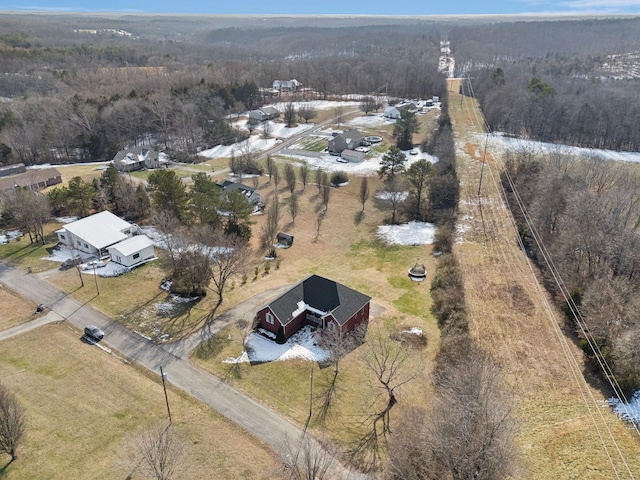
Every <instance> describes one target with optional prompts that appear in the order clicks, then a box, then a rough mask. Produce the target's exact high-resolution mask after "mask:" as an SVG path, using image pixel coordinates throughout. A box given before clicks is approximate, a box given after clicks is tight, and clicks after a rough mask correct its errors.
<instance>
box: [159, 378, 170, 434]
mask: <svg viewBox="0 0 640 480" xmlns="http://www.w3.org/2000/svg"><path fill="white" fill-rule="evenodd" d="M160 376H161V377H162V388H163V389H164V400H165V402H167V413H168V414H169V425H171V410H170V409H169V397H168V396H167V385H166V383H165V382H166V380H167V374H166V373H164V372H163V371H162V366H160Z"/></svg>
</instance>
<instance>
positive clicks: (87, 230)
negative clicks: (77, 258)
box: [61, 210, 131, 249]
mask: <svg viewBox="0 0 640 480" xmlns="http://www.w3.org/2000/svg"><path fill="white" fill-rule="evenodd" d="M128 228H131V224H130V223H129V222H127V221H125V220H122V219H121V218H119V217H116V216H115V215H114V214H113V213H111V212H107V211H106V210H105V211H104V212H100V213H96V214H95V215H91V216H89V217H85V218H82V219H80V220H77V221H75V222H72V223H68V224H67V225H65V226H64V228H63V229H61V230H66V231H67V232H70V233H72V234H74V235H75V236H76V237H78V238H81V239H82V240H84V241H85V242H87V243H88V244H90V245H91V246H93V247H94V248H97V249H101V248H105V247H108V246H109V245H113V244H114V243H118V242H120V241H122V240H124V239H125V238H127V237H128V235H125V234H124V233H122V232H123V231H124V230H126V229H128Z"/></svg>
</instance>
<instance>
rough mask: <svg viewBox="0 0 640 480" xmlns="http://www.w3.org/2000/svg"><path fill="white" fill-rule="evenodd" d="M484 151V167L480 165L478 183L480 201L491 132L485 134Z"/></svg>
mask: <svg viewBox="0 0 640 480" xmlns="http://www.w3.org/2000/svg"><path fill="white" fill-rule="evenodd" d="M485 135H486V136H485V138H484V151H483V152H482V167H480V183H479V184H478V201H480V189H481V188H482V174H483V173H484V164H485V162H486V159H487V142H488V141H489V132H487V133H486V134H485Z"/></svg>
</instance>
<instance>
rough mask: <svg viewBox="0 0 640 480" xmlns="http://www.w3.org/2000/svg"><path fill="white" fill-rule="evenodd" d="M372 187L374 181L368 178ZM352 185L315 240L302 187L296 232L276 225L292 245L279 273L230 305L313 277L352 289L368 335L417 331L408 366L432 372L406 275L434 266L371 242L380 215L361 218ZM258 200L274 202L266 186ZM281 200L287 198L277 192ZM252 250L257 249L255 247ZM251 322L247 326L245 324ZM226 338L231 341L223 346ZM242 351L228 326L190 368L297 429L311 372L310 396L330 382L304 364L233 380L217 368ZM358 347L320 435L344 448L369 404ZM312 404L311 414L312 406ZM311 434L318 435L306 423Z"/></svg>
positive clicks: (412, 251)
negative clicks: (366, 309)
mask: <svg viewBox="0 0 640 480" xmlns="http://www.w3.org/2000/svg"><path fill="white" fill-rule="evenodd" d="M370 180H371V181H373V183H374V184H375V183H376V181H377V180H376V179H373V178H371V179H370ZM359 183H360V182H359V181H358V179H357V177H356V178H353V179H351V182H350V184H349V185H348V186H347V187H344V188H339V189H333V190H332V193H331V195H332V197H331V200H330V202H329V208H328V211H327V214H326V218H325V220H324V221H323V223H322V227H321V230H320V235H319V236H318V239H317V240H316V239H315V236H316V230H317V229H316V211H317V209H318V202H319V200H318V198H317V188H316V187H315V186H312V185H308V186H307V188H306V189H305V190H304V192H302V191H299V192H298V193H299V194H300V195H301V197H300V204H301V206H302V208H301V210H302V212H301V213H300V214H299V216H297V217H296V221H295V224H291V223H289V224H287V222H288V220H290V219H287V218H286V215H287V214H286V212H285V213H284V216H285V218H284V219H283V221H282V224H283V229H284V230H285V231H287V232H288V233H291V234H292V235H294V237H295V241H294V245H293V247H292V248H291V249H289V250H283V251H279V252H278V253H279V257H278V259H279V260H280V261H281V263H280V268H279V269H277V270H276V269H271V271H270V273H269V274H268V275H266V276H265V275H264V274H263V273H262V271H261V273H260V275H259V276H258V278H257V279H256V280H255V281H252V280H250V281H249V282H248V283H247V285H245V286H241V287H238V288H237V289H236V290H234V291H233V292H232V295H231V298H230V300H231V302H230V303H236V302H238V301H241V300H242V299H244V298H248V297H249V296H251V295H253V294H254V293H257V292H258V291H262V290H264V289H266V288H271V287H272V286H276V285H282V284H288V283H293V282H297V281H299V280H301V279H303V278H304V277H306V276H307V275H310V274H319V275H323V276H326V277H328V278H332V279H335V280H337V281H340V282H342V283H345V284H346V285H348V286H350V287H352V288H355V289H358V290H360V291H361V292H363V293H365V294H367V295H370V296H371V297H372V298H373V302H374V304H375V307H374V308H373V311H374V312H375V314H376V316H375V318H373V320H372V328H373V329H374V330H377V329H381V330H383V331H385V332H387V333H391V332H399V331H400V330H403V329H407V328H409V327H413V326H415V327H420V328H422V329H423V331H424V334H425V335H426V336H427V338H428V342H429V344H428V347H427V348H426V349H424V350H416V351H414V352H413V356H414V357H415V358H414V361H416V362H422V363H423V364H425V365H426V368H425V372H428V371H429V370H430V368H431V360H432V358H433V356H434V355H435V352H436V350H437V346H438V338H439V333H438V329H437V325H436V322H435V320H434V319H433V317H432V316H431V314H430V311H429V309H430V296H429V294H428V284H419V283H414V282H411V280H410V279H409V278H408V276H407V274H406V272H407V269H408V268H410V267H411V266H412V265H413V264H414V263H415V262H416V260H420V261H421V262H422V263H424V264H425V265H426V267H427V269H428V271H430V272H432V271H433V269H434V259H433V257H432V256H431V247H430V246H428V245H427V246H417V247H408V246H388V245H385V244H383V243H381V242H380V241H378V240H377V239H376V228H377V225H381V224H382V222H383V218H384V217H385V216H386V215H387V212H386V211H384V210H379V209H378V207H377V206H376V205H378V204H377V203H376V202H374V201H373V200H370V201H369V202H368V203H367V204H366V208H365V212H364V214H362V212H361V205H360V204H359V202H358V200H357V192H358V190H359ZM260 193H261V195H262V196H263V198H265V197H266V199H267V203H268V201H269V198H271V196H272V195H274V194H275V192H274V189H273V186H272V185H268V184H265V185H263V186H262V188H261V190H260ZM278 195H279V197H280V198H281V199H282V198H286V197H287V196H288V193H285V192H283V191H279V192H278ZM264 220H265V219H264V218H262V217H259V218H257V220H256V222H257V223H256V225H255V226H254V231H257V232H259V231H260V228H261V224H262V222H263V221H264ZM256 243H257V242H256ZM248 320H250V319H248ZM229 338H230V339H229ZM241 351H242V346H241V332H240V331H239V330H238V329H237V328H236V327H234V326H232V327H230V328H229V329H227V330H223V331H222V332H221V333H220V334H219V335H217V336H216V338H215V339H214V340H212V341H211V343H210V344H209V345H208V346H207V348H203V349H201V350H200V351H198V352H197V355H196V357H195V358H194V361H195V362H196V363H197V364H198V365H199V366H201V367H203V368H205V369H207V370H209V371H211V372H213V373H215V374H216V375H218V376H220V377H224V378H227V381H229V382H230V383H231V384H232V385H234V386H235V387H236V388H238V389H240V390H242V391H244V392H246V393H248V394H249V395H251V396H252V397H254V398H258V399H260V400H261V401H262V402H264V403H266V404H267V405H269V406H270V407H271V408H274V409H275V410H277V411H279V412H281V413H282V414H283V415H286V416H287V417H289V418H291V419H292V420H294V421H295V422H296V423H298V424H300V425H302V424H304V422H305V421H306V418H307V415H308V402H309V400H308V398H309V393H308V383H309V375H310V371H311V370H313V375H314V385H316V387H315V389H314V391H316V393H317V394H319V393H320V392H321V391H322V386H323V385H326V383H327V381H328V378H329V377H330V375H331V372H330V369H326V368H325V369H323V368H320V366H319V365H317V364H315V363H310V362H305V361H287V362H270V363H265V364H260V365H253V366H250V365H248V364H245V365H243V366H242V367H241V369H240V377H239V378H238V377H237V376H236V375H235V372H232V371H231V370H230V368H229V367H228V366H227V365H226V364H224V363H222V360H224V359H225V358H228V357H237V356H238V355H239V354H240V353H241ZM362 352H363V347H361V348H359V349H357V350H355V351H354V352H352V353H350V354H349V355H348V356H347V357H346V358H345V359H344V360H343V361H342V365H341V369H340V371H341V374H340V375H341V377H340V378H341V384H342V387H341V394H340V395H341V398H340V401H339V403H338V404H337V408H336V409H335V410H334V411H333V413H332V415H331V416H330V418H329V420H328V422H327V425H326V431H328V432H329V435H330V436H331V437H332V438H333V439H334V440H336V441H338V442H340V443H348V442H349V440H350V439H351V438H352V435H354V434H356V433H357V432H361V430H360V429H359V423H360V422H361V421H362V419H363V412H366V411H367V409H366V407H365V406H364V403H365V402H367V401H370V400H371V396H370V394H371V392H372V390H371V388H372V386H371V381H372V377H371V375H370V373H369V372H368V371H367V370H366V367H365V365H364V363H363V359H362ZM425 383H427V377H426V376H425V377H424V378H423V379H422V381H416V382H415V383H414V384H413V385H409V386H408V387H407V388H406V389H405V390H404V391H403V395H402V397H401V398H402V400H401V402H407V404H410V403H411V402H413V401H416V402H419V403H424V401H425V391H428V388H425V386H424V385H425ZM314 397H315V403H314V410H315V409H316V408H317V403H318V399H317V396H314ZM311 425H312V428H318V429H320V428H321V427H320V426H319V425H317V424H316V423H312V424H311Z"/></svg>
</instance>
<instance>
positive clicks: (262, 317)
mask: <svg viewBox="0 0 640 480" xmlns="http://www.w3.org/2000/svg"><path fill="white" fill-rule="evenodd" d="M267 312H269V313H271V315H273V312H272V311H271V309H270V308H269V307H265V308H263V309H262V310H258V313H256V317H258V325H259V326H260V328H264V329H265V330H269V331H270V332H273V333H274V334H276V333H278V327H280V322H279V321H278V318H277V317H276V316H275V315H273V324H271V323H267Z"/></svg>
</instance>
